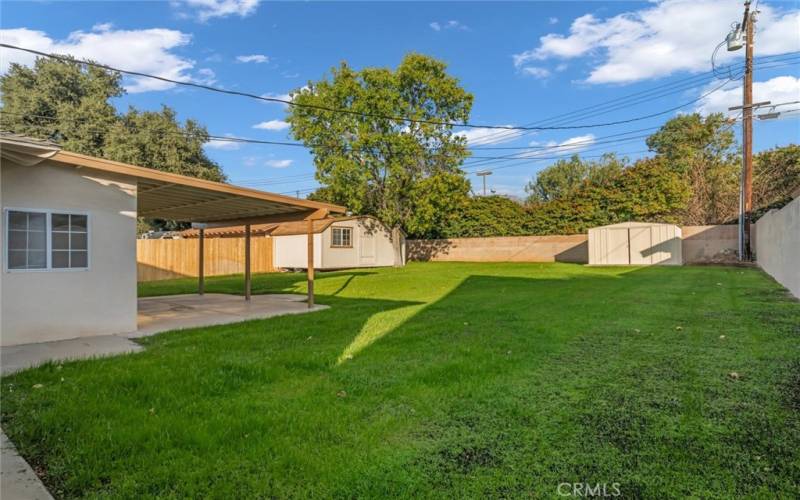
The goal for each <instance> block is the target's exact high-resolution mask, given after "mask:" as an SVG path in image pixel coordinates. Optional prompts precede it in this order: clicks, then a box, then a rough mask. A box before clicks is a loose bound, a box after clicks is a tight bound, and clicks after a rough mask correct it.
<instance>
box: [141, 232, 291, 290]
mask: <svg viewBox="0 0 800 500" xmlns="http://www.w3.org/2000/svg"><path fill="white" fill-rule="evenodd" d="M198 242H199V240H198V239H197V238H192V239H184V240H136V263H137V266H136V268H137V269H136V278H137V280H138V281H156V280H166V279H173V278H186V277H197V271H198V267H199V263H198V246H197V245H198ZM250 245H251V246H250V269H251V270H252V272H254V273H269V272H273V271H275V268H274V267H273V265H272V238H270V237H255V238H251V240H250ZM203 267H204V270H205V275H206V276H218V275H223V274H236V273H243V272H244V238H206V240H205V264H204V266H203Z"/></svg>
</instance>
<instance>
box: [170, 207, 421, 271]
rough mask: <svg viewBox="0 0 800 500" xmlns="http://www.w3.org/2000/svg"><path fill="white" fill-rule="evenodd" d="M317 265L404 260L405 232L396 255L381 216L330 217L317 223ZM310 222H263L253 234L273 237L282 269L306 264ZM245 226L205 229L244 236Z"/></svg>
mask: <svg viewBox="0 0 800 500" xmlns="http://www.w3.org/2000/svg"><path fill="white" fill-rule="evenodd" d="M313 225H314V228H313V232H314V267H315V268H316V269H324V270H332V269H349V268H357V267H382V266H394V265H404V264H405V250H406V241H405V234H402V232H401V234H400V255H399V256H397V257H395V250H394V244H393V242H392V232H391V230H390V229H389V228H387V227H386V226H385V225H384V224H383V223H381V222H380V221H379V220H378V219H376V218H375V217H372V216H368V215H360V216H349V217H330V218H326V219H321V220H315V221H314V223H313ZM307 230H308V228H307V223H305V222H302V221H299V222H284V223H280V224H261V225H257V226H253V227H252V228H251V234H252V235H254V236H256V237H258V236H262V237H271V238H272V241H273V259H274V261H273V265H274V267H276V268H283V269H305V268H306V267H307V260H306V255H307V254H306V245H307V238H306V234H307ZM243 234H244V227H243V226H236V227H227V228H217V229H206V230H204V235H205V237H206V238H209V237H212V238H229V237H241V236H243ZM182 236H183V237H184V238H196V237H198V236H199V230H198V229H190V230H187V231H184V232H183V233H182Z"/></svg>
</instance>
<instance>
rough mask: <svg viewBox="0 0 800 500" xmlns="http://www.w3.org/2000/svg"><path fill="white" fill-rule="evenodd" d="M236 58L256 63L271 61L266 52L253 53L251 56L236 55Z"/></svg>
mask: <svg viewBox="0 0 800 500" xmlns="http://www.w3.org/2000/svg"><path fill="white" fill-rule="evenodd" d="M236 60H237V61H239V62H242V63H256V64H261V63H265V62H269V57H267V56H265V55H264V54H252V55H249V56H236Z"/></svg>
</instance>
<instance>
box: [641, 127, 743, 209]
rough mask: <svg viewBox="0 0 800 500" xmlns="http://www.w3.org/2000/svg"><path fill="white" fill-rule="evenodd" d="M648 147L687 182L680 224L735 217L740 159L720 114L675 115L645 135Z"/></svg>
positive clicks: (731, 133)
mask: <svg viewBox="0 0 800 500" xmlns="http://www.w3.org/2000/svg"><path fill="white" fill-rule="evenodd" d="M647 146H648V147H649V148H650V149H651V150H652V151H654V152H655V153H656V156H657V157H660V158H663V159H665V160H666V161H667V162H668V164H669V165H670V167H671V168H672V169H674V170H675V171H676V172H678V173H680V174H681V175H683V177H684V179H685V181H686V182H687V183H688V184H689V189H690V192H691V196H690V198H689V200H688V201H687V205H686V208H685V210H684V214H683V216H682V217H681V222H682V223H683V224H687V225H701V224H723V223H725V222H727V221H730V220H731V219H734V218H735V217H736V213H737V210H738V204H739V198H738V190H739V172H740V163H741V162H740V160H739V157H738V154H737V147H736V140H735V139H734V135H733V132H732V131H731V130H730V127H729V122H728V120H727V119H726V118H725V117H724V116H723V115H722V114H721V113H715V114H711V115H708V116H706V117H703V116H701V115H699V114H697V113H694V114H691V115H681V116H678V117H675V118H673V119H671V120H669V121H668V122H667V123H665V124H664V125H663V126H662V127H661V128H660V129H659V130H658V131H657V132H656V133H654V134H653V135H651V136H650V137H648V138H647Z"/></svg>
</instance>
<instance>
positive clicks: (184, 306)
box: [0, 293, 328, 375]
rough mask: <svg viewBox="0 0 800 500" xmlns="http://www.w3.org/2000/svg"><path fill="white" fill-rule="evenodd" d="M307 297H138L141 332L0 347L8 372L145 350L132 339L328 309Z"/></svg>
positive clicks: (1, 365) (0, 366)
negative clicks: (308, 300) (46, 364)
mask: <svg viewBox="0 0 800 500" xmlns="http://www.w3.org/2000/svg"><path fill="white" fill-rule="evenodd" d="M305 300H306V297H305V295H294V294H270V295H254V296H252V297H251V298H250V301H249V302H248V301H246V300H244V297H242V296H239V295H227V294H221V293H209V294H205V295H170V296H164V297H147V298H142V299H139V318H138V323H139V329H138V330H137V331H135V332H130V333H123V334H118V335H98V336H94V337H81V338H77V339H69V340H58V341H55V342H42V343H39V344H23V345H17V346H8V347H3V348H0V372H2V374H3V375H7V374H9V373H13V372H16V371H19V370H24V369H26V368H31V367H33V366H37V365H40V364H42V363H44V362H46V361H50V360H52V361H66V360H70V359H81V358H90V357H100V356H113V355H116V354H127V353H132V352H137V351H140V350H142V346H140V345H139V344H136V343H135V342H133V341H131V340H129V339H134V338H139V337H146V336H148V335H154V334H156V333H161V332H166V331H169V330H179V329H182V328H194V327H201V326H212V325H223V324H228V323H238V322H240V321H247V320H251V319H262V318H271V317H274V316H281V315H284V314H303V313H307V312H311V311H319V310H321V309H327V308H328V306H323V305H319V304H317V305H315V306H314V307H313V308H311V309H309V308H308V305H307V304H306V302H305Z"/></svg>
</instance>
